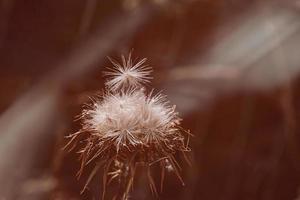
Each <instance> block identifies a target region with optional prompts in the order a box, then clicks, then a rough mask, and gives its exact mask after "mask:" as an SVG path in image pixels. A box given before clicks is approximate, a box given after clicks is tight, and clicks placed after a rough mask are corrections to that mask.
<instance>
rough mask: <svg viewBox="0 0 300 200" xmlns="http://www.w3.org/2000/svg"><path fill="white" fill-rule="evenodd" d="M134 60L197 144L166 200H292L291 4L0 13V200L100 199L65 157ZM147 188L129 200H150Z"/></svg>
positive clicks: (34, 6)
mask: <svg viewBox="0 0 300 200" xmlns="http://www.w3.org/2000/svg"><path fill="white" fill-rule="evenodd" d="M132 49H133V55H134V57H139V58H143V57H146V58H148V64H149V65H151V66H152V67H153V68H154V74H153V76H154V80H153V84H152V85H150V86H149V88H152V87H154V88H156V91H160V90H162V91H163V92H164V93H166V94H167V95H168V97H169V99H170V100H171V102H172V103H174V104H176V105H177V108H178V111H179V112H180V114H181V116H182V118H183V126H184V127H185V128H187V129H190V130H191V132H192V133H193V134H194V135H195V137H193V138H192V140H191V148H192V149H193V150H192V152H191V153H190V157H191V160H192V166H188V165H187V164H186V163H185V162H183V161H182V162H181V163H182V167H183V170H182V172H181V173H182V176H183V178H184V180H185V183H186V185H185V186H184V187H182V186H181V184H180V182H179V181H178V180H177V179H176V177H175V176H174V175H173V174H172V173H170V174H168V175H167V178H166V181H165V185H164V191H163V192H162V193H161V194H160V195H159V196H160V199H166V200H169V199H181V200H182V199H202V200H252V199H255V200H260V199H262V200H296V199H297V196H298V189H299V185H300V146H299V145H300V144H299V135H298V134H299V130H300V129H299V128H300V127H299V125H298V119H299V114H300V112H299V111H300V110H299V109H300V104H299V103H298V102H300V101H299V100H300V93H299V92H300V90H299V87H298V85H299V84H300V82H299V81H300V80H299V72H300V56H299V53H300V1H299V0H287V1H285V0H261V1H259V0H169V1H168V0H118V1H117V0H106V1H105V0H59V1H57V0H51V1H49V0H48V1H47V0H0V67H1V70H0V93H1V96H0V111H1V116H0V130H1V131H0V158H1V160H0V199H1V200H10V199H22V200H23V199H55V200H59V199H74V200H75V199H99V194H100V193H101V184H102V183H101V177H100V176H101V175H99V176H98V177H97V178H95V180H93V181H92V183H91V185H90V188H89V190H88V191H86V192H85V193H84V194H83V195H80V190H81V189H82V187H83V186H84V183H85V179H86V178H87V177H83V178H81V179H80V180H76V177H75V175H76V172H77V170H78V169H79V165H80V163H79V161H78V158H77V156H78V155H77V154H76V153H75V152H71V153H67V152H64V151H62V150H61V149H62V147H63V145H64V144H65V143H66V140H65V139H64V136H66V135H68V134H70V133H72V132H75V131H76V130H78V129H79V128H80V123H79V122H74V117H75V116H76V115H78V114H79V113H80V111H81V107H82V105H83V104H84V103H87V102H89V97H90V96H93V95H94V94H96V93H97V92H99V91H101V90H102V88H103V77H102V70H103V69H104V67H107V66H110V63H109V62H108V59H107V58H106V56H110V57H113V58H116V59H118V58H119V57H120V55H122V54H125V55H127V54H128V53H129V52H130V51H131V50H132ZM88 170H90V169H87V171H88ZM85 176H87V174H86V175H85ZM156 178H157V177H156ZM96 179H97V180H96ZM143 179H144V178H143V176H142V175H141V176H140V178H139V179H137V181H136V183H135V185H134V191H133V192H132V199H155V197H153V196H152V195H151V193H150V191H149V187H148V185H147V182H145V180H143ZM158 182H159V180H158V179H157V183H158ZM299 198H300V197H299Z"/></svg>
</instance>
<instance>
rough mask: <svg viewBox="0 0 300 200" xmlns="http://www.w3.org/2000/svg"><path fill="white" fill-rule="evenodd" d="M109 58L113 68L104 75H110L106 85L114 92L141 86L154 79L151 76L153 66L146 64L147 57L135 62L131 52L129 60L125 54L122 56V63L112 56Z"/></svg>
mask: <svg viewBox="0 0 300 200" xmlns="http://www.w3.org/2000/svg"><path fill="white" fill-rule="evenodd" d="M109 60H110V61H111V63H112V64H113V68H108V71H106V72H104V75H105V76H107V77H108V80H107V81H106V83H105V85H106V86H107V88H108V89H109V90H110V91H112V92H116V91H118V90H120V89H122V88H129V87H134V88H140V87H142V85H143V84H145V83H149V82H150V79H152V77H151V76H150V74H151V72H152V68H151V67H149V66H148V65H144V64H145V62H146V60H147V59H146V58H144V59H142V60H140V61H138V62H136V63H134V62H133V61H132V59H131V53H130V54H129V56H128V58H127V60H126V58H125V56H122V64H121V63H119V62H117V61H115V60H113V59H111V58H109Z"/></svg>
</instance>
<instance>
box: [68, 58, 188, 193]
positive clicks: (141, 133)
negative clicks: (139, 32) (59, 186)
mask: <svg viewBox="0 0 300 200" xmlns="http://www.w3.org/2000/svg"><path fill="white" fill-rule="evenodd" d="M122 60H123V65H120V64H119V63H117V62H115V61H112V63H113V65H114V68H113V69H112V70H111V72H106V73H105V75H107V76H110V78H109V79H108V80H107V82H106V86H107V90H108V91H107V92H106V93H105V94H103V95H102V96H101V97H98V98H97V99H95V100H94V101H93V103H92V104H91V105H88V107H87V108H85V109H84V110H83V112H82V114H81V116H80V119H81V122H82V129H81V130H79V131H78V132H76V133H74V134H72V135H70V136H69V138H71V139H70V142H69V144H68V145H70V144H72V143H74V144H75V145H74V147H75V146H76V142H75V141H78V140H80V136H84V138H86V140H85V141H86V142H85V147H84V148H83V149H82V150H81V151H79V153H80V156H81V157H80V158H81V169H80V170H79V173H78V175H79V176H80V174H81V173H82V171H83V169H84V167H85V166H86V165H87V164H89V163H93V162H94V163H97V164H95V166H96V167H95V169H94V171H93V172H92V173H91V175H90V177H89V179H88V181H87V183H86V185H85V187H84V189H83V191H84V190H85V188H86V186H87V185H88V183H89V181H90V180H91V179H92V177H93V176H94V174H95V173H96V171H98V169H99V167H100V165H104V176H103V184H104V185H103V188H104V189H103V199H104V194H105V190H106V186H107V184H108V183H110V182H112V181H113V180H118V181H117V182H118V183H119V187H120V191H119V193H118V194H116V198H117V197H118V198H120V199H126V198H128V193H129V190H130V188H131V186H132V184H133V179H134V174H135V169H136V166H137V164H141V165H142V166H144V167H145V168H147V174H148V179H149V185H150V188H151V191H152V192H153V193H155V194H157V189H156V186H155V183H154V180H153V179H152V176H151V172H150V167H151V166H152V165H153V164H156V163H157V164H159V165H160V167H161V170H162V171H161V189H162V185H163V180H164V174H165V170H167V171H173V172H174V173H175V174H176V175H177V177H178V178H179V179H180V180H181V181H182V179H181V176H180V174H179V165H178V163H177V161H176V160H175V156H174V155H175V154H176V153H177V152H182V153H185V152H186V151H189V148H188V141H187V142H186V141H185V138H186V137H189V135H188V134H187V136H186V135H184V134H185V133H188V132H187V131H184V130H183V129H182V128H181V127H180V118H179V116H178V113H177V112H176V111H175V106H173V105H171V104H170V102H169V101H168V100H167V98H166V96H164V95H162V94H160V93H159V94H156V95H154V94H153V92H150V93H149V94H147V93H146V92H145V88H144V87H143V84H144V83H147V82H149V79H150V78H151V77H150V72H151V71H152V70H151V69H150V68H149V67H145V66H144V65H143V64H144V62H145V61H146V60H145V59H142V60H141V61H139V62H137V63H136V64H133V62H132V60H131V54H129V56H128V59H127V60H126V59H125V57H124V56H122ZM182 183H183V181H182Z"/></svg>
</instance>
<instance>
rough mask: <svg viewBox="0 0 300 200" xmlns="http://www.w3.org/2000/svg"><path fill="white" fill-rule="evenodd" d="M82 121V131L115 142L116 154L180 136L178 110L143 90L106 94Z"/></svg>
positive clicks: (164, 99) (157, 96) (164, 100)
mask: <svg viewBox="0 0 300 200" xmlns="http://www.w3.org/2000/svg"><path fill="white" fill-rule="evenodd" d="M83 119H84V121H83V129H85V130H87V131H89V132H94V134H97V136H98V137H99V138H101V139H102V140H109V141H112V142H113V143H114V146H115V147H116V150H117V151H119V150H120V149H121V150H122V148H123V147H124V148H126V149H132V148H134V147H135V146H137V145H139V146H149V145H152V144H154V143H164V142H165V140H166V139H170V136H172V135H174V136H176V138H178V134H179V132H180V130H179V129H178V128H177V126H178V125H179V123H180V118H179V117H178V114H177V112H175V106H172V105H171V104H170V103H169V101H168V100H167V99H166V97H165V96H163V95H161V94H158V95H152V94H150V95H148V96H146V95H145V93H144V92H143V91H142V90H131V91H127V92H124V91H122V92H120V93H117V94H107V95H105V96H104V97H103V99H102V100H99V101H96V102H94V104H93V106H92V108H90V109H86V110H84V112H83ZM177 132H178V134H175V133H177ZM133 150H134V149H133Z"/></svg>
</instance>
